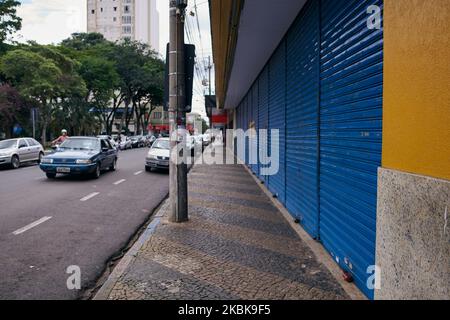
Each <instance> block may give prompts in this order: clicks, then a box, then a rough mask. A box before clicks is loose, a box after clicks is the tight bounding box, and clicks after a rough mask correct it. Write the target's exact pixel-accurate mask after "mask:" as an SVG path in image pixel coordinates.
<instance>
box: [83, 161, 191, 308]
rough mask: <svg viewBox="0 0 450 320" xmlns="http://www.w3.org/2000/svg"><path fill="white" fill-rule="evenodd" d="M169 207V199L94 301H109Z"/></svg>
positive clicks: (109, 277) (114, 270)
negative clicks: (117, 284)
mask: <svg viewBox="0 0 450 320" xmlns="http://www.w3.org/2000/svg"><path fill="white" fill-rule="evenodd" d="M197 162H198V160H197V161H195V162H194V165H193V166H192V167H191V168H189V175H190V174H191V171H192V169H194V168H195V164H196V163H197ZM168 206H169V199H168V198H167V199H166V200H164V201H163V202H162V204H161V206H160V207H159V209H158V210H157V211H156V213H155V214H154V215H153V216H152V218H151V222H150V224H149V225H148V226H147V228H146V229H145V231H144V232H143V233H142V234H141V235H140V236H139V238H138V239H137V240H136V242H135V243H134V244H133V246H132V247H131V248H130V250H128V252H127V253H126V254H125V255H124V256H123V257H122V259H121V260H120V261H119V263H118V264H117V265H116V266H115V268H114V269H113V271H112V272H111V274H110V275H109V276H108V279H107V280H106V281H105V283H104V284H103V285H102V286H101V287H100V289H99V290H98V291H97V293H96V294H95V295H94V297H93V298H92V300H108V297H109V295H110V294H111V291H112V290H113V289H114V286H115V284H116V283H117V281H118V280H119V279H120V278H121V277H122V276H123V274H124V273H125V271H126V270H127V268H128V267H129V266H130V264H131V263H132V262H133V260H134V259H135V258H136V256H137V254H138V252H139V250H140V249H141V248H142V246H143V245H144V244H145V243H146V242H147V241H148V240H149V239H150V238H151V237H152V236H153V234H154V233H155V231H156V229H157V227H158V226H159V224H160V223H161V221H162V218H163V217H164V213H165V212H166V210H167V208H168Z"/></svg>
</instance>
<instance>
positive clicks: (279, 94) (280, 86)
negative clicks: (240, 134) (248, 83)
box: [268, 41, 286, 204]
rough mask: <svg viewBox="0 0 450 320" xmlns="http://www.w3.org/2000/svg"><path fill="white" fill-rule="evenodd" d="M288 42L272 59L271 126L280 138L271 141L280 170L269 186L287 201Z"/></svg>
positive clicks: (283, 200)
mask: <svg viewBox="0 0 450 320" xmlns="http://www.w3.org/2000/svg"><path fill="white" fill-rule="evenodd" d="M285 57H286V42H284V41H283V42H282V43H281V44H280V46H279V47H278V48H277V50H276V52H275V53H274V55H273V56H272V58H271V60H270V68H269V74H270V76H269V79H270V81H269V110H270V117H269V128H270V130H278V136H279V139H274V140H273V141H271V145H270V148H271V150H270V151H271V152H276V150H278V151H279V170H278V172H277V173H276V174H275V175H272V176H270V178H269V183H268V188H269V190H270V191H271V192H272V193H273V194H274V195H275V196H276V197H277V198H278V200H279V201H280V202H281V203H283V204H285V203H286V193H285V188H286V172H285V167H286V59H285Z"/></svg>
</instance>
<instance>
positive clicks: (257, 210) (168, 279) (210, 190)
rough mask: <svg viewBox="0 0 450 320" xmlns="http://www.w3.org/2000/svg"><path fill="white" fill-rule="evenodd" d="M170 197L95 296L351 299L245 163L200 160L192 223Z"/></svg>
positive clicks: (192, 182)
mask: <svg viewBox="0 0 450 320" xmlns="http://www.w3.org/2000/svg"><path fill="white" fill-rule="evenodd" d="M168 209H169V207H168V203H167V202H166V203H165V204H164V205H163V206H162V208H161V209H160V211H159V212H158V213H157V215H156V216H155V217H154V220H153V222H152V223H151V224H150V226H149V228H148V229H147V230H146V232H144V234H143V235H142V236H141V237H140V239H139V240H138V242H137V243H136V244H135V245H134V246H133V248H132V249H131V250H130V252H128V254H127V255H126V256H125V258H124V259H123V260H122V261H121V262H120V263H119V265H118V266H117V267H116V268H115V270H114V271H113V273H112V274H111V276H110V277H109V279H108V281H107V282H106V283H105V284H104V285H103V287H102V288H101V289H100V291H99V292H98V293H97V295H96V296H95V299H102V300H104V299H110V300H116V299H118V300H125V299H127V300H128V299H131V300H139V299H177V300H180V299H181V300H192V299H193V300H196V299H295V300H304V299H307V300H310V299H326V300H330V299H349V298H350V297H349V295H348V294H347V293H346V291H345V290H344V289H343V287H342V286H341V284H340V283H339V282H338V281H337V280H336V278H335V277H333V275H332V274H331V273H330V271H329V270H328V269H327V268H326V267H325V266H324V265H323V264H322V263H321V262H319V260H318V259H317V258H316V255H315V254H314V252H313V251H312V250H311V249H310V247H309V246H308V245H307V243H306V242H305V241H303V240H302V239H301V238H300V237H299V235H298V233H297V232H295V231H294V229H293V228H292V227H291V225H290V224H289V223H288V221H286V219H285V218H284V216H283V214H282V213H281V212H280V211H279V210H278V209H277V207H276V206H274V204H273V203H272V201H271V199H270V198H269V197H268V196H267V195H266V194H265V193H264V192H263V191H262V190H261V188H260V187H259V186H258V184H257V183H256V182H255V180H254V179H253V177H252V176H251V175H250V174H249V173H248V171H247V170H246V169H245V168H244V167H243V166H242V165H204V164H197V165H196V166H195V167H194V168H193V170H192V171H191V173H190V174H189V214H190V220H189V222H186V223H182V224H174V223H170V222H169V221H168Z"/></svg>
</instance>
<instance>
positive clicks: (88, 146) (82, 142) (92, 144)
mask: <svg viewBox="0 0 450 320" xmlns="http://www.w3.org/2000/svg"><path fill="white" fill-rule="evenodd" d="M59 148H60V149H71V150H99V149H100V142H99V140H96V139H67V140H66V141H64V142H63V143H62V144H61V146H60V147H59Z"/></svg>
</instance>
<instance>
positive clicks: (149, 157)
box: [147, 155, 158, 160]
mask: <svg viewBox="0 0 450 320" xmlns="http://www.w3.org/2000/svg"><path fill="white" fill-rule="evenodd" d="M157 159H158V158H157V157H156V156H153V155H148V156H147V160H157Z"/></svg>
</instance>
